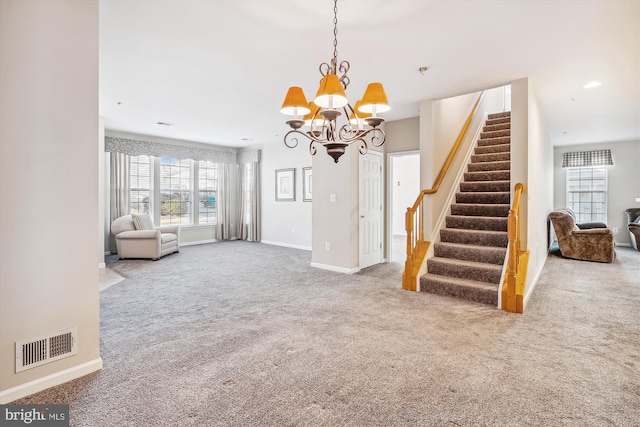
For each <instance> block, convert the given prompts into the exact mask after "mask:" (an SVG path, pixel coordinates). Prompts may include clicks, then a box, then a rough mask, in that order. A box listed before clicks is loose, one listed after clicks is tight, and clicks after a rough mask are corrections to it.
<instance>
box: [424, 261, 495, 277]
mask: <svg viewBox="0 0 640 427" xmlns="http://www.w3.org/2000/svg"><path fill="white" fill-rule="evenodd" d="M427 271H429V273H431V274H438V275H440V276H448V277H458V278H460V279H470V280H477V281H479V282H486V283H498V282H499V281H500V276H501V275H502V269H501V268H500V267H499V266H497V265H494V264H486V267H484V266H483V267H476V266H467V265H452V264H451V263H443V262H440V260H439V259H437V258H431V259H429V260H428V261H427Z"/></svg>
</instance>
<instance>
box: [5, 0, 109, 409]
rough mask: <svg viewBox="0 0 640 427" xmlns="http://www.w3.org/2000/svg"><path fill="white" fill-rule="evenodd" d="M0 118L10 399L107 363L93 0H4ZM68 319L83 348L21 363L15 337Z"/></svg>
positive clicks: (45, 330)
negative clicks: (102, 337)
mask: <svg viewBox="0 0 640 427" xmlns="http://www.w3.org/2000/svg"><path fill="white" fill-rule="evenodd" d="M0 121H1V122H2V126H1V127H0V142H1V145H0V150H1V152H0V174H1V175H0V176H1V179H0V202H1V204H2V206H3V212H2V215H0V235H1V236H2V238H1V239H0V262H1V263H2V266H1V268H0V402H1V403H6V402H8V401H12V400H15V399H17V398H19V397H22V396H24V395H27V394H31V393H33V392H35V391H39V390H41V389H43V388H46V387H49V386H52V385H55V384H58V383H60V382H64V381H66V380H70V379H73V378H76V377H79V376H82V375H85V374H87V373H89V372H92V371H95V370H97V369H100V368H101V367H102V361H101V359H100V354H99V303H98V268H97V265H96V248H98V247H99V245H100V243H99V239H98V232H97V230H96V228H97V224H98V198H97V194H98V193H99V189H98V185H99V183H98V167H97V166H98V165H97V164H98V161H99V154H98V138H99V131H98V128H99V123H98V2H97V1H95V0H86V1H82V2H78V1H75V0H59V1H55V2H54V1H49V0H39V1H38V0H34V1H28V2H27V1H13V0H3V1H2V2H0ZM54 247H55V250H52V248H54ZM69 327H77V328H78V354H77V355H75V356H71V357H68V358H65V359H62V360H59V361H56V362H53V363H49V364H46V365H43V366H40V367H36V368H33V369H29V370H26V371H23V372H21V373H19V374H16V373H15V370H14V365H15V347H14V346H15V342H16V341H18V340H23V339H29V338H34V337H38V336H40V335H43V334H48V333H51V332H56V331H58V330H61V329H64V328H69Z"/></svg>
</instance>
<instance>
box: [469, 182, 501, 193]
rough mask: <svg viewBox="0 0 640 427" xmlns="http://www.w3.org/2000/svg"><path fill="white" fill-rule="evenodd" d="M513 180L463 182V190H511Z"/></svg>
mask: <svg viewBox="0 0 640 427" xmlns="http://www.w3.org/2000/svg"><path fill="white" fill-rule="evenodd" d="M510 186H511V182H509V181H471V182H461V183H460V191H461V192H497V191H503V192H504V191H509V189H510Z"/></svg>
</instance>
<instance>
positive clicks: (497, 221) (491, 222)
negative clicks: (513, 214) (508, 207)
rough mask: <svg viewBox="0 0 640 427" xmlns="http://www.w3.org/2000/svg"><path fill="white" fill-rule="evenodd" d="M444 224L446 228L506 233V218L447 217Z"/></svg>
mask: <svg viewBox="0 0 640 427" xmlns="http://www.w3.org/2000/svg"><path fill="white" fill-rule="evenodd" d="M446 223H447V228H459V229H464V230H490V231H507V218H488V217H481V216H472V217H463V216H456V215H450V216H447V218H446Z"/></svg>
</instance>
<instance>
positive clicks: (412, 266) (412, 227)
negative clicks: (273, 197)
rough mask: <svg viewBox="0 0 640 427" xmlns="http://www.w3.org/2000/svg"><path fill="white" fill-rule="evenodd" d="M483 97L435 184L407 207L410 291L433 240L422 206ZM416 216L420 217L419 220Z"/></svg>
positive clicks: (439, 181) (406, 275)
mask: <svg viewBox="0 0 640 427" xmlns="http://www.w3.org/2000/svg"><path fill="white" fill-rule="evenodd" d="M483 97H484V91H482V93H480V95H479V96H478V99H477V100H476V103H475V105H474V106H473V109H472V110H471V113H469V117H467V120H466V121H465V122H464V125H463V126H462V129H461V130H460V133H459V134H458V138H457V139H456V142H455V143H454V144H453V147H451V151H450V152H449V156H448V157H447V159H446V160H445V162H444V164H443V165H442V168H441V169H440V173H438V176H437V177H436V180H435V182H434V183H433V186H432V187H431V188H430V189H428V190H422V191H421V192H420V194H419V195H418V197H417V198H416V201H415V203H414V204H413V206H411V207H410V208H407V213H406V216H405V228H406V231H407V260H406V261H405V268H404V272H403V273H402V288H403V289H406V290H409V291H415V290H416V280H417V275H418V272H419V270H420V266H421V265H422V262H423V261H424V257H425V256H426V254H427V250H428V249H429V245H430V244H431V242H427V241H425V240H424V209H423V208H422V206H423V202H424V197H425V196H426V195H428V194H435V193H437V192H438V190H439V189H440V185H441V184H442V182H443V181H444V178H445V176H446V175H447V172H448V171H449V167H450V166H451V163H452V162H453V159H454V157H455V156H456V154H457V153H458V149H459V148H460V144H462V140H463V139H464V137H465V135H466V134H467V130H468V129H469V125H470V124H471V120H473V116H474V115H475V114H476V111H477V109H478V105H480V101H482V98H483ZM418 212H419V213H420V214H419V215H417V213H418ZM416 216H417V217H418V219H417V221H416ZM416 222H417V224H416Z"/></svg>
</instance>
